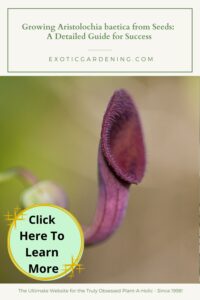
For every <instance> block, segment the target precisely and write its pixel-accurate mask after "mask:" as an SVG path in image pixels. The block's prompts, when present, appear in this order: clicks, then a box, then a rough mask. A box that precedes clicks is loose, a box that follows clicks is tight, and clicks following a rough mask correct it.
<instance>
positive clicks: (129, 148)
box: [84, 90, 146, 245]
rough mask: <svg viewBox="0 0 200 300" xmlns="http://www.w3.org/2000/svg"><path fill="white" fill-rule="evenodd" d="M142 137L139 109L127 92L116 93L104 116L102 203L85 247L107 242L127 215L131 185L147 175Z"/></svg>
mask: <svg viewBox="0 0 200 300" xmlns="http://www.w3.org/2000/svg"><path fill="white" fill-rule="evenodd" d="M145 165H146V158H145V146H144V140H143V133H142V128H141V122H140V118H139V115H138V112H137V109H136V107H135V105H134V103H133V101H132V99H131V97H130V96H129V95H128V93H127V92H126V91H124V90H119V91H116V92H115V93H114V95H113V96H112V98H111V100H110V103H109V104H108V107H107V110H106V113H105V115H104V119H103V124H102V132H101V141H100V146H99V153H98V172H99V199H98V204H97V209H96V214H95V217H94V220H93V223H92V225H91V226H89V227H88V228H86V229H85V230H84V235H85V244H86V245H92V244H96V243H98V242H101V241H103V240H105V239H106V238H108V237H109V236H110V235H111V234H112V233H113V232H114V231H115V230H116V229H117V227H118V226H119V224H120V223H121V221H122V219H123V216H124V214H125V211H126V207H127V203H128V195H129V187H130V184H131V183H135V184H138V183H139V182H140V181H141V180H142V178H143V176H144V172H145Z"/></svg>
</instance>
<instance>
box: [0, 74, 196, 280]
mask: <svg viewBox="0 0 200 300" xmlns="http://www.w3.org/2000/svg"><path fill="white" fill-rule="evenodd" d="M0 90H1V98H0V137H1V147H0V154H1V159H0V199H1V200H0V214H1V216H2V217H1V218H0V227H1V240H2V242H1V244H0V251H1V272H0V282H1V283H16V282H17V283H35V282H36V281H35V280H33V279H31V278H29V277H28V276H24V274H22V273H21V272H19V270H17V268H15V266H14V264H12V262H11V260H10V258H9V254H8V252H7V246H6V240H7V232H8V224H7V223H6V221H5V218H4V216H5V215H6V216H8V214H9V213H10V212H12V211H15V210H16V209H17V210H18V211H23V210H24V211H26V209H28V208H30V207H34V205H46V204H50V205H55V206H58V207H60V208H62V209H64V210H67V211H69V212H70V213H72V214H73V215H74V216H75V217H76V219H77V220H78V222H79V224H80V227H81V230H82V232H83V238H84V253H83V255H82V258H81V266H82V268H80V265H78V264H77V266H79V269H80V270H81V272H76V274H75V276H71V277H70V278H68V277H61V278H59V279H58V280H57V283H142V282H143V283H154V282H157V283H186V282H187V283H188V282H189V283H196V282H198V277H199V275H198V273H199V268H198V239H197V236H198V227H197V226H196V224H197V223H198V214H197V212H198V126H199V124H198V118H199V116H198V101H199V100H198V96H199V91H198V81H197V79H196V78H195V77H131V76H130V77H120V76H118V77H53V76H52V77H5V78H1V80H0ZM8 212H9V213H8ZM7 219H8V217H7ZM17 220H20V219H17ZM63 226H64V225H63ZM72 274H73V272H72Z"/></svg>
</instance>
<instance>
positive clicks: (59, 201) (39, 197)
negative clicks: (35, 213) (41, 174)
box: [21, 180, 68, 208]
mask: <svg viewBox="0 0 200 300" xmlns="http://www.w3.org/2000/svg"><path fill="white" fill-rule="evenodd" d="M21 203H22V206H23V207H24V208H25V207H28V206H31V205H33V204H42V203H49V204H55V205H58V206H61V207H64V208H68V199H67V196H66V193H65V192H64V191H63V189H62V188H61V187H60V186H58V185H57V184H55V183H54V182H52V181H48V180H46V181H39V182H37V183H36V184H34V185H32V186H31V187H29V188H27V189H26V190H25V191H24V192H23V193H22V195H21Z"/></svg>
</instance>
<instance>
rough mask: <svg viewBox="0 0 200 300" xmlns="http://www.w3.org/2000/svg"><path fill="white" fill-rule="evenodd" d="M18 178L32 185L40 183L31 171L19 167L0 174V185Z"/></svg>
mask: <svg viewBox="0 0 200 300" xmlns="http://www.w3.org/2000/svg"><path fill="white" fill-rule="evenodd" d="M16 176H18V177H20V178H21V179H23V180H24V181H25V182H27V183H28V184H31V185H33V184H35V183H36V182H38V180H37V178H36V177H35V176H34V175H33V174H32V173H31V172H30V171H29V170H26V169H24V168H20V167H17V168H12V169H8V170H7V171H5V172H3V173H0V183H1V182H3V181H7V180H10V179H12V178H14V177H16Z"/></svg>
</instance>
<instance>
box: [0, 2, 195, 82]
mask: <svg viewBox="0 0 200 300" xmlns="http://www.w3.org/2000/svg"><path fill="white" fill-rule="evenodd" d="M31 2H32V1H28V3H29V5H26V6H23V4H22V3H21V4H20V5H19V6H17V5H16V2H15V6H13V2H10V3H9V1H8V3H7V5H5V4H4V7H3V10H2V11H1V15H2V18H1V32H2V35H0V36H1V38H0V39H2V43H0V45H1V47H3V45H4V48H3V49H2V51H1V54H0V55H1V56H0V63H1V68H0V74H1V75H9V76H13V75H23V74H27V75H37V74H39V75H41V74H44V75H63V74H66V75H74V76H76V75H83V76H84V75H91V76H92V75H124V76H127V75H128V76H130V75H134V76H136V75H139V76H140V75H148V76H157V75H163V76H164V75H170V74H171V75H178V76H179V75H180V76H184V75H185V76H186V75H187V76H194V75H199V74H200V57H199V55H198V51H199V34H197V31H198V30H197V28H200V2H199V4H197V2H196V1H187V3H182V4H184V6H180V5H179V6H177V5H176V1H174V2H173V3H174V4H173V5H172V2H171V1H168V2H167V3H168V4H167V5H166V3H165V1H159V2H160V5H159V6H158V5H157V6H155V5H154V6H153V7H152V6H150V5H148V6H146V5H145V4H146V1H140V6H138V5H137V3H136V4H135V5H134V6H133V5H131V6H130V5H128V3H127V5H125V4H124V6H119V5H118V6H115V7H114V6H113V5H110V7H108V4H109V2H108V3H107V5H105V4H104V2H101V5H97V4H95V5H94V4H93V5H92V6H91V5H87V6H86V7H84V6H83V5H80V4H79V3H76V4H75V3H74V5H73V7H72V3H71V5H70V3H69V2H68V5H65V6H61V3H60V4H59V2H57V4H56V5H55V6H54V5H52V3H53V2H54V1H51V7H50V6H48V7H47V6H46V5H43V6H42V7H41V5H38V3H37V2H36V1H35V2H33V3H34V4H33V5H32V6H30V3H31ZM161 3H162V5H161ZM43 4H44V1H43ZM103 4H104V6H103ZM185 4H186V5H185ZM198 23H199V24H198ZM197 26H198V27H197ZM3 42H4V43H3Z"/></svg>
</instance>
